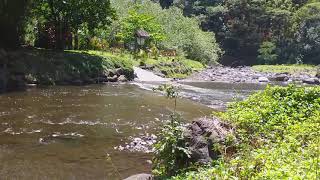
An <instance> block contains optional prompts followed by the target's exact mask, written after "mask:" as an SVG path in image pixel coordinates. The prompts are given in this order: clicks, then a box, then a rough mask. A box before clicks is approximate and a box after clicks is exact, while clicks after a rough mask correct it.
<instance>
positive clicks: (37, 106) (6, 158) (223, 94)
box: [0, 82, 264, 180]
mask: <svg viewBox="0 0 320 180" xmlns="http://www.w3.org/2000/svg"><path fill="white" fill-rule="evenodd" d="M152 86H154V84H150V83H149V84H148V83H141V84H138V83H135V84H119V85H112V84H110V85H90V86H84V87H73V86H58V87H45V88H33V89H28V90H27V91H24V92H13V93H7V94H3V95H0V179H43V180H44V179H77V180H78V179H95V180H98V179H122V178H125V177H127V176H129V175H132V174H136V173H143V172H147V173H148V172H150V171H151V165H150V163H149V161H148V160H151V157H152V155H151V154H146V153H137V152H128V151H119V150H117V149H115V148H114V147H116V146H119V145H123V144H125V143H126V142H128V141H129V139H130V138H132V137H139V136H142V135H145V134H147V133H148V134H153V133H156V129H157V128H158V127H159V126H160V125H161V123H162V122H163V120H166V119H168V116H169V115H170V113H171V112H172V111H173V103H172V101H170V100H168V99H166V98H165V97H163V96H161V94H158V93H155V92H152V91H149V90H147V89H150V88H151V87H152ZM263 88H264V87H263V86H259V85H233V84H224V83H191V82H189V83H187V82H186V83H184V85H181V94H182V96H183V97H186V98H182V99H179V101H178V106H177V110H178V112H179V113H181V114H182V116H183V118H184V119H185V121H187V122H190V121H192V120H194V119H196V118H199V117H203V116H209V115H210V114H211V112H212V111H213V110H214V109H212V108H215V109H224V107H225V104H226V103H227V102H231V101H233V100H234V97H237V98H244V97H246V96H247V95H249V94H250V93H252V92H254V91H256V90H259V89H263Z"/></svg>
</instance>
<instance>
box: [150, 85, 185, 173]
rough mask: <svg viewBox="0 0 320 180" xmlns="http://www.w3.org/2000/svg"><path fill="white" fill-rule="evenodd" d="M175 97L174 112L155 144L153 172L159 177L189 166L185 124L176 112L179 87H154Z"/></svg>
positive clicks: (170, 96) (168, 95) (169, 96)
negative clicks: (184, 134) (184, 133)
mask: <svg viewBox="0 0 320 180" xmlns="http://www.w3.org/2000/svg"><path fill="white" fill-rule="evenodd" d="M154 90H158V91H161V92H164V93H165V94H166V97H167V98H169V99H174V112H173V113H172V115H171V116H170V120H169V121H168V122H166V123H165V124H164V126H163V127H162V128H161V131H160V133H159V135H158V137H159V139H158V140H157V143H156V144H155V145H154V148H155V153H154V158H153V165H154V167H153V173H154V174H155V175H156V176H158V177H163V178H164V177H169V176H172V175H175V174H177V173H178V172H180V171H181V170H183V169H184V168H187V167H188V158H190V151H189V149H188V146H187V143H186V140H185V138H184V136H183V132H184V126H183V123H182V120H181V117H180V115H179V114H178V113H176V106H177V98H178V96H179V89H178V88H177V87H175V86H172V85H166V84H165V85H161V86H159V87H158V88H156V89H154Z"/></svg>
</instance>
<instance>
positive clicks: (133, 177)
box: [124, 174, 154, 180]
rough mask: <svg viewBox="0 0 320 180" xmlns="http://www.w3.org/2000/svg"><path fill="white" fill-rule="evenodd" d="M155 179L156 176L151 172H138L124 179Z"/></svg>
mask: <svg viewBox="0 0 320 180" xmlns="http://www.w3.org/2000/svg"><path fill="white" fill-rule="evenodd" d="M153 179H154V178H153V176H152V175H151V174H136V175H133V176H130V177H128V178H126V179H124V180H153Z"/></svg>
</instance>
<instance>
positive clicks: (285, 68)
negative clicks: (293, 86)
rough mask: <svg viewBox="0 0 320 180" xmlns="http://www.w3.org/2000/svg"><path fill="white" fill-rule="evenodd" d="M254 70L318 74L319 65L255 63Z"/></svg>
mask: <svg viewBox="0 0 320 180" xmlns="http://www.w3.org/2000/svg"><path fill="white" fill-rule="evenodd" d="M252 69H253V70H255V71H259V72H267V73H268V72H270V73H288V74H298V73H306V74H310V75H312V76H314V75H316V74H317V71H318V67H316V66H314V65H306V64H300V65H299V64H298V65H297V64H296V65H255V66H253V67H252Z"/></svg>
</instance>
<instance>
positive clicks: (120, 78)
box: [118, 75, 128, 82]
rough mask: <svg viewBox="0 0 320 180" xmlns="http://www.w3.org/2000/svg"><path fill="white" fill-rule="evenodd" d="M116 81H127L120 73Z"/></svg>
mask: <svg viewBox="0 0 320 180" xmlns="http://www.w3.org/2000/svg"><path fill="white" fill-rule="evenodd" d="M118 81H119V82H127V81H128V79H127V78H126V76H124V75H120V76H119V77H118Z"/></svg>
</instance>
